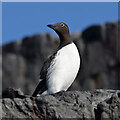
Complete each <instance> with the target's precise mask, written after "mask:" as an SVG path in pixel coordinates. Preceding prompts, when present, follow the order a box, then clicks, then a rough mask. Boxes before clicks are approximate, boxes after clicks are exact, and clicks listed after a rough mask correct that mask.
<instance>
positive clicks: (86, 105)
mask: <svg viewBox="0 0 120 120" xmlns="http://www.w3.org/2000/svg"><path fill="white" fill-rule="evenodd" d="M1 106H2V117H3V118H13V119H14V118H15V119H16V118H29V119H37V118H39V119H41V120H42V119H48V118H54V119H55V118H59V119H60V118H76V119H80V118H81V120H84V119H85V118H89V119H90V118H92V119H96V120H103V118H109V119H111V120H114V119H115V118H116V119H118V118H119V117H120V91H116V90H102V89H101V90H95V91H69V92H64V91H63V92H59V93H56V94H51V95H46V96H40V97H36V98H33V97H30V96H25V98H24V99H22V98H12V99H10V98H3V99H1V100H0V107H1Z"/></svg>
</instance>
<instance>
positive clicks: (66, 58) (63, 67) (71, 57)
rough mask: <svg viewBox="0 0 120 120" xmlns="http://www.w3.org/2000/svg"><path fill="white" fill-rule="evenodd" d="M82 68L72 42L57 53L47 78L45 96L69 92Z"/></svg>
mask: <svg viewBox="0 0 120 120" xmlns="http://www.w3.org/2000/svg"><path fill="white" fill-rule="evenodd" d="M79 67H80V56H79V53H78V50H77V47H76V45H75V44H74V43H73V42H72V43H71V44H68V45H66V46H64V47H62V48H61V49H60V50H58V51H57V54H56V56H55V58H54V59H53V60H52V62H51V64H50V67H49V68H48V72H47V76H46V84H47V88H48V89H47V91H45V92H44V93H43V94H50V93H56V92H59V91H62V90H65V91H66V90H67V89H68V88H69V87H70V85H71V84H72V83H73V81H74V79H75V77H76V75H77V73H78V71H79Z"/></svg>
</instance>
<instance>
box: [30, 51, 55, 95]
mask: <svg viewBox="0 0 120 120" xmlns="http://www.w3.org/2000/svg"><path fill="white" fill-rule="evenodd" d="M55 56H56V53H54V54H53V55H52V56H50V57H49V58H48V59H47V60H46V61H45V62H44V64H43V67H42V69H41V72H40V80H41V81H40V82H39V84H38V85H37V87H36V89H35V91H34V92H33V94H32V96H34V97H35V96H36V95H37V94H38V93H39V94H41V93H43V92H44V91H45V90H47V86H46V75H47V71H48V68H49V67H50V64H51V62H52V60H53V59H54V58H55Z"/></svg>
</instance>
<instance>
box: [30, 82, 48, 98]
mask: <svg viewBox="0 0 120 120" xmlns="http://www.w3.org/2000/svg"><path fill="white" fill-rule="evenodd" d="M45 90H47V87H46V80H42V81H41V82H39V84H38V85H37V87H36V89H35V91H34V92H33V94H32V96H33V97H36V96H37V94H42V93H43V92H44V91H45Z"/></svg>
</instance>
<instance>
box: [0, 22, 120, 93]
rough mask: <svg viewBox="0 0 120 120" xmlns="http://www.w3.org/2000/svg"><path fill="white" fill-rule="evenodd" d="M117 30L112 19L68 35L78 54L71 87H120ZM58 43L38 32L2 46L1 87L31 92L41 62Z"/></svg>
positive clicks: (119, 27) (80, 88) (119, 55)
mask: <svg viewBox="0 0 120 120" xmlns="http://www.w3.org/2000/svg"><path fill="white" fill-rule="evenodd" d="M119 31H120V26H119V25H118V24H117V22H116V23H107V24H105V25H94V26H91V27H89V28H87V29H85V30H84V31H83V32H81V33H75V34H73V35H72V37H73V41H74V42H75V44H76V45H77V47H78V49H79V51H80V54H81V68H80V71H79V73H78V76H77V78H76V80H75V82H74V83H73V85H72V86H71V88H70V89H71V90H93V89H96V88H111V89H119V88H120V82H119V81H120V79H119V78H120V54H119V53H120V52H119V51H120V47H119V46H120V44H119V40H120V39H119V38H120V37H118V35H120V34H118V32H119ZM58 44H59V39H58V38H55V37H53V36H51V35H50V34H45V35H41V34H40V35H34V36H31V37H26V38H24V39H22V40H20V41H15V42H12V43H9V44H6V45H3V46H2V54H0V63H1V61H2V62H3V63H1V65H0V71H2V78H3V79H2V82H3V83H2V85H3V89H5V88H6V87H14V88H21V90H22V91H23V92H24V93H25V94H31V93H32V92H33V90H34V89H35V87H36V85H37V83H38V79H39V72H40V69H41V67H42V64H43V62H44V61H45V60H46V59H47V58H48V56H50V55H51V54H52V53H53V52H54V51H55V50H56V48H57V47H58ZM1 58H2V60H1ZM0 73H1V72H0ZM0 75H1V74H0Z"/></svg>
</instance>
